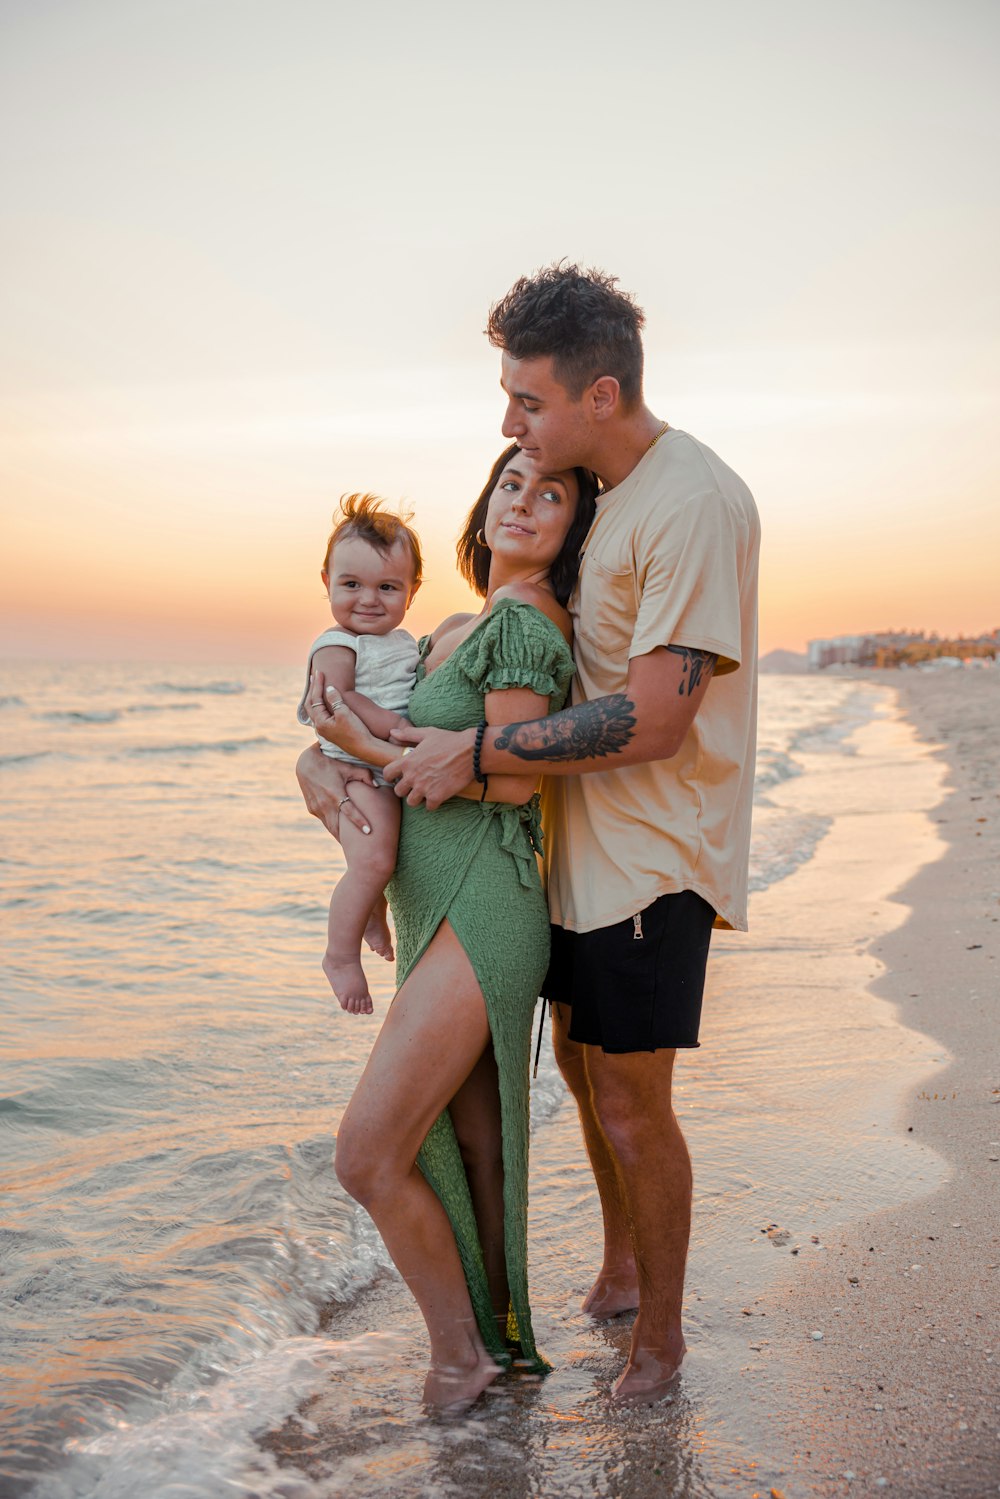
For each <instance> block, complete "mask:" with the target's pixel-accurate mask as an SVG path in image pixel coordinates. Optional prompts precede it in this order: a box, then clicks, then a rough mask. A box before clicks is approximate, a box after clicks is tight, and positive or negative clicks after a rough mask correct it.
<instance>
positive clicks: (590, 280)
mask: <svg viewBox="0 0 1000 1499" xmlns="http://www.w3.org/2000/svg"><path fill="white" fill-rule="evenodd" d="M645 321H646V318H645V314H644V313H643V310H642V308H641V307H639V306H638V305H637V303H636V302H635V300H634V298H633V297H631V296H629V294H628V292H623V291H619V289H618V278H617V276H609V275H607V274H606V272H604V271H598V270H593V269H591V270H582V269H581V268H580V266H577V265H566V264H565V263H564V262H562V261H558V262H557V263H556V264H555V265H549V266H545V267H544V269H543V270H540V271H536V272H535V274H534V275H533V276H522V277H521V278H520V280H519V281H515V283H514V285H513V286H512V287H511V289H510V291H509V292H508V293H507V295H506V296H505V297H502V298H501V299H500V301H499V302H496V303H494V305H493V306H492V307H491V308H490V314H489V318H488V319H487V323H486V336H487V337H488V338H489V341H490V343H491V344H492V345H493V347H494V348H496V349H504V350H506V352H507V353H508V354H509V355H510V356H511V358H512V359H542V358H544V357H545V356H546V355H549V356H551V359H552V370H553V374H554V375H555V377H556V379H557V380H558V381H559V383H560V384H561V385H564V386H565V387H566V389H567V390H568V391H569V394H570V396H571V397H572V398H573V400H574V401H578V400H579V399H580V397H581V396H582V395H583V392H584V391H585V390H586V388H587V386H588V385H592V384H593V382H594V381H595V380H597V379H599V378H600V377H601V375H613V376H614V378H615V379H616V380H617V381H618V386H619V389H620V391H621V399H622V405H623V406H624V407H625V409H626V410H631V409H632V408H633V407H635V406H637V405H638V404H639V402H640V401H641V399H642V337H641V334H642V326H643V323H644V322H645Z"/></svg>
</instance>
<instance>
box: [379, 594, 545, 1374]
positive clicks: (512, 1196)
mask: <svg viewBox="0 0 1000 1499" xmlns="http://www.w3.org/2000/svg"><path fill="white" fill-rule="evenodd" d="M428 644H429V637H426V638H425V639H424V640H422V641H421V664H420V665H419V666H418V668H417V683H416V686H415V687H414V689H413V694H412V696H411V698H410V706H409V716H410V719H411V720H412V722H413V723H414V724H415V725H416V726H417V727H418V728H423V727H427V726H433V727H435V728H440V729H468V728H471V727H473V726H474V725H476V724H478V723H479V722H480V721H481V720H482V717H483V700H484V698H485V695H486V693H487V692H489V691H491V690H495V689H499V688H504V687H529V688H531V689H532V690H533V691H534V692H537V693H540V694H541V695H543V696H545V697H548V699H549V711H550V712H552V711H555V710H556V709H558V708H561V707H562V705H563V703H564V702H565V700H566V695H567V692H568V691H569V684H570V679H571V678H572V675H573V669H574V668H573V658H572V655H571V654H570V650H569V647H568V645H567V644H566V641H565V640H564V638H563V636H562V633H561V631H560V630H559V629H558V628H557V626H556V625H554V624H553V622H552V621H551V620H550V619H549V618H548V616H547V615H545V614H543V613H542V612H541V611H540V610H538V609H535V608H533V607H532V606H531V605H530V604H524V603H521V602H520V601H518V600H515V599H499V600H497V602H496V604H495V605H494V606H493V608H492V610H491V611H490V613H489V614H488V615H486V616H485V617H484V618H483V619H482V620H481V621H480V623H479V624H478V625H476V627H475V629H474V630H473V631H472V633H471V634H470V635H468V636H466V638H465V639H464V640H463V641H462V642H461V644H460V645H458V646H456V648H455V650H454V651H453V652H452V654H451V655H450V656H448V657H447V658H446V660H445V661H443V662H442V663H441V665H440V666H438V667H436V668H435V669H434V670H433V671H432V672H431V673H430V674H429V675H428V674H427V673H426V671H425V668H424V666H423V657H424V656H425V654H426V652H427V648H428ZM540 847H541V834H540V828H539V823H538V798H537V797H533V798H532V800H531V801H530V802H528V803H526V804H525V805H523V806H511V805H506V804H502V803H499V802H483V803H480V802H475V801H469V800H466V799H464V798H461V797H453V798H452V799H451V800H450V801H447V802H445V803H444V805H443V806H441V807H439V808H438V809H437V811H434V812H428V811H427V809H426V808H425V807H410V806H408V805H407V804H406V802H404V803H403V818H402V827H401V830H400V839H399V855H398V859H397V864H396V872H395V874H394V875H393V878H392V880H391V882H390V884H389V888H388V891H387V894H388V896H389V903H390V905H391V907H392V913H393V917H394V918H395V923H396V947H397V965H398V966H397V981H398V983H399V984H402V983H403V982H404V980H405V979H406V976H407V974H409V973H410V972H411V970H412V969H413V967H414V966H415V965H416V963H417V962H418V961H419V960H420V958H421V957H422V955H423V953H424V951H425V949H426V947H427V944H428V943H429V942H430V940H431V938H432V937H433V936H434V933H435V932H436V931H437V929H438V927H439V926H440V925H441V922H442V921H444V920H448V921H449V922H450V923H451V926H452V928H453V930H454V932H455V934H456V936H457V937H458V940H459V941H460V942H461V944H462V947H463V948H464V949H465V952H466V953H467V954H468V957H469V960H470V962H471V963H472V966H473V968H474V969H475V972H476V977H477V979H478V980H479V986H480V988H481V990H482V992H483V997H484V999H485V1001H486V1013H487V1017H488V1020H489V1026H490V1033H491V1035H492V1038H493V1050H494V1053H495V1055H496V1061H497V1070H498V1074H499V1081H500V1111H501V1122H502V1130H503V1168H504V1247H505V1253H506V1261H507V1279H508V1283H509V1286H510V1310H509V1313H508V1319H507V1338H506V1340H504V1339H503V1338H501V1337H500V1335H499V1331H498V1328H497V1324H496V1321H495V1318H494V1314H493V1307H492V1304H491V1301H490V1293H489V1286H488V1283H487V1279H486V1270H485V1267H484V1263H483V1253H482V1249H481V1247H480V1243H479V1235H478V1232H477V1228H476V1219H475V1214H474V1212H473V1208H472V1198H471V1196H470V1193H469V1186H468V1182H467V1179H466V1175H465V1168H464V1165H463V1163H462V1158H461V1155H460V1153H459V1148H458V1141H457V1139H456V1138H455V1131H454V1129H453V1128H452V1123H451V1117H450V1115H449V1114H448V1112H447V1110H445V1112H444V1113H443V1114H441V1115H440V1116H439V1118H438V1119H437V1120H436V1121H435V1123H434V1124H433V1125H432V1127H431V1129H430V1132H429V1133H428V1135H427V1138H426V1140H425V1141H424V1145H423V1148H422V1150H421V1152H420V1155H419V1157H418V1164H419V1166H420V1169H421V1171H422V1172H423V1174H424V1176H425V1177H426V1178H427V1180H428V1181H429V1182H430V1184H431V1186H432V1187H433V1188H434V1190H435V1192H436V1193H437V1195H438V1196H439V1197H440V1199H441V1201H442V1203H443V1204H444V1207H445V1210H446V1212H447V1214H448V1217H449V1219H450V1220H451V1224H452V1227H453V1228H454V1230H455V1238H456V1240H457V1243H458V1249H459V1254H460V1255H461V1259H462V1267H463V1269H464V1271H465V1278H466V1281H467V1283H468V1286H469V1294H470V1296H471V1299H472V1305H473V1309H474V1310H475V1313H476V1320H477V1322H478V1324H479V1330H480V1332H481V1333H482V1336H483V1341H484V1343H485V1344H486V1347H487V1349H488V1350H489V1352H490V1354H491V1355H492V1356H493V1358H495V1359H496V1360H497V1361H498V1362H499V1363H503V1364H509V1363H510V1362H511V1360H512V1357H516V1358H517V1359H518V1361H519V1363H520V1362H521V1361H522V1360H523V1361H524V1363H526V1364H527V1365H528V1366H529V1367H530V1366H534V1367H535V1368H537V1369H539V1370H544V1369H546V1368H547V1367H548V1366H547V1365H546V1364H545V1362H544V1360H543V1359H541V1357H540V1356H539V1354H538V1352H537V1350H536V1348H535V1342H534V1336H533V1333H532V1329H531V1312H530V1310H529V1306H528V1274H527V1227H528V1088H529V1076H528V1073H529V1064H530V1052H531V1022H532V1016H533V1014H534V1008H535V1003H536V1001H537V998H538V994H539V990H540V988H541V985H542V981H543V979H544V977H545V970H546V966H547V964H548V957H549V917H548V910H547V907H546V904H545V896H544V894H543V891H542V885H541V880H540V878H539V873H538V862H537V859H536V853H537V852H538V851H539V850H540Z"/></svg>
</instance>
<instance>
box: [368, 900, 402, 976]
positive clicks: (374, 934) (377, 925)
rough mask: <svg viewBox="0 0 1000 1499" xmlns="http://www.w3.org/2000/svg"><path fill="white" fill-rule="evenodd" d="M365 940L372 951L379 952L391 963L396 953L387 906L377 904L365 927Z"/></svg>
mask: <svg viewBox="0 0 1000 1499" xmlns="http://www.w3.org/2000/svg"><path fill="white" fill-rule="evenodd" d="M365 942H366V943H367V944H368V946H369V947H370V948H371V950H372V952H377V953H378V955H379V957H380V958H385V961H386V962H387V963H391V962H392V960H393V958H394V957H395V956H396V954H395V953H394V952H393V950H392V933H391V932H390V930H389V923H388V921H386V919H385V906H376V907H375V910H374V911H373V912H372V914H371V915H370V916H369V918H368V925H367V926H366V927H365Z"/></svg>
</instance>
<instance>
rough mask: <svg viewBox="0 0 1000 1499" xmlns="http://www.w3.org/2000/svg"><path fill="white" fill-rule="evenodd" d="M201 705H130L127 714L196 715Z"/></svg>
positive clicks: (126, 710)
mask: <svg viewBox="0 0 1000 1499" xmlns="http://www.w3.org/2000/svg"><path fill="white" fill-rule="evenodd" d="M202 706H203V705H202V704H201V703H129V705H128V707H127V708H126V709H125V710H124V711H125V712H126V713H195V712H200V710H201V708H202Z"/></svg>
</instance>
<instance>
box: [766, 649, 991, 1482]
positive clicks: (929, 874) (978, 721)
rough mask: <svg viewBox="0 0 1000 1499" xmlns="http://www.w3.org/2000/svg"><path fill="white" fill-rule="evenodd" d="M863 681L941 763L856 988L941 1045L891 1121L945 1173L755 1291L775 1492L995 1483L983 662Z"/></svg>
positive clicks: (986, 689) (987, 701) (987, 744)
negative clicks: (941, 778) (769, 1352)
mask: <svg viewBox="0 0 1000 1499" xmlns="http://www.w3.org/2000/svg"><path fill="white" fill-rule="evenodd" d="M881 680H883V681H885V682H888V683H890V684H891V685H892V686H893V688H894V689H895V690H896V691H897V692H898V696H899V701H900V706H901V708H902V710H903V712H904V713H905V714H906V716H907V718H908V719H909V720H910V722H912V723H913V724H914V725H915V726H916V728H917V730H918V732H919V733H920V735H921V737H922V738H923V740H924V741H925V742H926V743H927V744H929V745H932V746H934V747H935V749H934V752H935V754H937V755H940V756H942V757H943V759H944V760H945V762H946V765H947V786H946V795H945V796H944V798H943V800H942V801H941V803H940V805H939V806H937V807H936V808H935V809H934V810H933V812H932V813H931V817H932V819H933V821H934V825H935V827H936V828H937V830H938V833H939V836H940V837H941V838H942V840H943V841H944V845H945V847H944V852H943V856H942V857H941V858H940V859H939V860H937V861H935V862H934V863H932V864H929V865H927V866H925V867H924V868H923V869H921V870H920V871H919V873H918V874H917V875H916V877H915V878H914V879H912V880H911V881H910V882H909V883H908V884H907V885H906V886H905V887H904V888H903V889H902V890H901V891H900V892H899V895H898V899H901V900H903V901H905V902H906V904H907V905H908V906H910V907H911V914H910V915H909V917H908V919H907V920H906V922H905V923H904V925H903V926H902V927H900V928H899V929H898V930H896V931H895V932H893V933H891V934H890V935H889V936H887V937H885V938H884V939H881V940H879V941H878V942H876V943H875V944H874V945H873V948H872V952H873V955H874V956H876V957H877V958H878V959H879V961H880V962H881V963H882V964H884V965H885V969H886V971H885V973H884V974H883V975H882V976H881V977H880V978H879V979H877V980H876V981H875V982H874V984H873V986H872V987H873V990H874V992H875V993H876V994H877V995H880V996H883V997H884V998H886V999H888V1000H890V1001H891V1002H892V1003H893V1004H894V1005H896V1006H898V1008H899V1014H900V1017H901V1019H902V1020H903V1021H904V1023H905V1024H906V1025H908V1026H913V1027H915V1028H917V1029H918V1030H919V1031H921V1032H923V1033H925V1034H926V1035H928V1036H930V1037H933V1038H934V1039H935V1040H936V1042H938V1043H940V1045H941V1046H942V1047H943V1048H946V1049H947V1051H946V1052H942V1054H943V1055H946V1056H948V1057H949V1060H948V1061H947V1063H946V1065H945V1066H944V1067H943V1068H941V1069H939V1070H935V1071H934V1072H933V1073H932V1074H930V1075H929V1076H927V1077H926V1078H925V1079H923V1080H922V1081H921V1083H920V1086H916V1087H914V1086H910V1087H908V1088H907V1089H906V1090H905V1092H904V1094H903V1097H902V1099H901V1102H900V1107H899V1109H898V1110H897V1113H896V1117H895V1121H894V1123H895V1128H896V1130H897V1132H898V1133H899V1135H901V1136H904V1137H905V1138H907V1139H910V1140H913V1141H915V1142H920V1143H923V1144H926V1145H928V1146H930V1147H932V1148H933V1150H934V1151H935V1152H937V1153H938V1154H939V1155H940V1156H941V1157H942V1158H943V1159H944V1161H945V1162H946V1163H947V1166H948V1173H949V1174H948V1179H947V1181H946V1182H945V1183H944V1184H943V1185H942V1186H941V1187H940V1188H939V1189H938V1190H937V1191H935V1192H933V1193H932V1194H931V1195H928V1196H920V1197H917V1198H915V1199H913V1200H911V1201H909V1202H904V1203H902V1204H901V1205H898V1206H894V1207H889V1208H887V1209H884V1210H883V1211H880V1212H876V1213H872V1214H869V1215H867V1216H866V1217H864V1218H862V1219H861V1220H860V1221H858V1222H856V1223H851V1224H849V1225H846V1226H845V1228H844V1231H843V1232H840V1233H838V1234H837V1235H836V1237H835V1238H834V1239H833V1240H832V1241H831V1243H830V1245H829V1248H828V1252H827V1254H826V1256H825V1257H824V1258H823V1259H822V1261H819V1260H817V1261H814V1262H812V1263H810V1264H809V1265H808V1266H807V1267H806V1273H805V1275H804V1276H803V1277H802V1278H801V1279H800V1280H799V1281H798V1282H797V1283H796V1284H795V1285H792V1286H783V1287H781V1288H780V1289H776V1290H775V1292H773V1293H771V1294H770V1295H769V1296H768V1297H767V1298H766V1300H765V1307H766V1310H767V1312H768V1317H769V1325H770V1326H771V1328H772V1331H773V1333H774V1334H775V1335H776V1340H779V1341H780V1343H781V1345H782V1350H783V1353H782V1362H783V1364H784V1368H783V1369H782V1370H781V1378H780V1388H779V1387H778V1382H777V1381H775V1380H773V1379H771V1380H768V1384H769V1385H770V1387H771V1388H772V1389H773V1391H774V1408H775V1412H776V1414H778V1413H779V1412H781V1413H783V1420H782V1426H783V1432H784V1436H785V1438H786V1440H788V1441H789V1443H790V1445H791V1446H792V1448H793V1451H794V1454H795V1457H794V1462H793V1472H794V1474H795V1475H796V1477H795V1478H794V1479H791V1478H790V1481H789V1484H788V1485H787V1488H786V1492H787V1493H788V1494H789V1495H791V1494H793V1493H808V1494H833V1493H847V1492H850V1493H865V1494H867V1493H883V1492H893V1493H897V1494H905V1495H906V1496H907V1499H938V1496H949V1499H951V1496H956V1499H957V1496H963V1499H966V1496H967V1499H983V1496H985V1495H988V1494H996V1493H998V1492H1000V1414H998V1407H1000V1378H998V1369H1000V1328H998V1308H997V1301H998V1289H1000V1160H998V1157H1000V1046H998V1025H997V998H998V988H1000V982H998V981H1000V973H998V969H1000V670H993V671H989V670H964V671H958V670H956V671H950V672H942V673H934V674H931V673H927V674H924V673H907V674H905V675H904V674H888V673H887V674H884V675H883V676H882V677H881ZM813 1330H815V1331H821V1332H822V1333H823V1338H822V1340H821V1341H819V1340H815V1341H814V1340H813V1339H812V1338H811V1335H810V1333H811V1331H813ZM782 1391H789V1392H793V1394H794V1407H793V1409H792V1410H791V1411H789V1407H788V1403H787V1401H786V1400H784V1399H782V1398H781V1393H782ZM846 1474H854V1475H855V1477H854V1478H853V1479H850V1480H849V1479H847V1478H846V1476H845V1475H846ZM880 1479H882V1480H884V1483H879V1482H878V1480H880Z"/></svg>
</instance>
